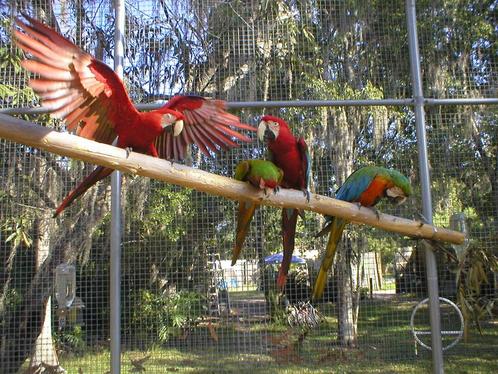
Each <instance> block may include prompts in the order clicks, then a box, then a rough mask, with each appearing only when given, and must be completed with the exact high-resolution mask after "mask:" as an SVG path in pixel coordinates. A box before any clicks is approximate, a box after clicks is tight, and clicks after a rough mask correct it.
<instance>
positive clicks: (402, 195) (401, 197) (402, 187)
mask: <svg viewBox="0 0 498 374" xmlns="http://www.w3.org/2000/svg"><path fill="white" fill-rule="evenodd" d="M388 172H389V175H390V177H391V178H392V180H393V183H394V186H393V187H391V188H389V189H388V190H387V191H386V195H387V197H388V198H390V199H392V200H394V201H395V202H396V204H402V203H403V202H404V201H405V200H406V198H407V197H408V196H410V195H412V194H413V189H412V186H411V184H410V180H409V179H408V178H407V177H405V176H404V175H403V174H401V173H400V172H399V171H397V170H394V169H389V171H388Z"/></svg>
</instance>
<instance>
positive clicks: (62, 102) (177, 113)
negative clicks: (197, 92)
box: [14, 15, 256, 217]
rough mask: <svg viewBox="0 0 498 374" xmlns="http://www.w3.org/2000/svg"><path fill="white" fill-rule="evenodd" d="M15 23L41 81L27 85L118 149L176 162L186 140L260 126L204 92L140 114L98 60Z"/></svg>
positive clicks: (224, 140)
mask: <svg viewBox="0 0 498 374" xmlns="http://www.w3.org/2000/svg"><path fill="white" fill-rule="evenodd" d="M24 18H25V19H26V20H27V21H28V22H27V23H25V22H23V21H22V20H20V19H17V20H16V24H17V25H18V26H19V27H20V28H21V30H22V31H24V32H21V31H19V30H14V34H15V38H16V43H17V45H18V46H19V47H20V48H21V49H22V50H24V52H26V53H29V54H30V55H31V56H32V57H31V58H30V59H27V60H24V61H22V63H21V64H22V66H23V67H24V68H25V69H27V70H29V71H30V72H32V73H35V74H38V75H40V78H37V79H31V80H30V82H29V85H30V86H31V88H33V90H34V91H35V92H36V93H37V94H38V95H39V96H40V97H41V99H42V106H43V107H44V108H47V109H48V110H49V111H50V113H51V115H52V116H53V117H55V118H60V119H62V120H64V121H65V123H66V125H67V129H68V131H74V132H75V133H76V135H79V136H83V137H85V138H88V139H92V140H95V141H98V142H102V143H107V144H115V145H116V146H118V147H120V148H126V149H127V150H133V151H136V152H140V153H145V154H149V155H151V156H154V157H161V158H164V159H168V160H178V159H182V158H183V157H184V152H185V149H186V146H187V145H188V144H192V143H195V144H196V145H197V146H198V147H199V149H200V150H201V151H202V152H203V153H204V154H206V155H207V156H210V150H211V151H215V152H217V151H219V150H220V149H224V150H226V149H230V148H233V147H236V146H237V144H236V143H235V142H234V141H233V140H234V139H233V138H235V139H238V140H241V141H244V142H250V141H251V139H250V138H249V137H247V136H245V135H242V134H240V133H239V132H237V131H235V130H234V129H232V128H230V126H233V127H235V128H238V129H244V130H249V131H256V129H255V128H253V127H252V126H249V125H246V124H243V123H241V122H240V119H239V118H238V117H237V116H234V115H232V114H230V113H227V112H226V111H225V103H224V102H223V101H221V100H210V99H206V98H203V97H200V96H194V95H188V96H174V97H173V98H171V100H169V101H168V102H167V103H166V104H165V105H164V106H162V107H161V108H159V109H157V110H153V111H150V112H139V111H138V110H137V109H136V108H135V107H134V105H133V104H132V102H131V100H130V98H129V96H128V94H127V92H126V89H125V87H124V85H123V82H122V81H121V79H120V78H119V77H118V76H117V75H116V74H115V73H114V71H113V70H112V69H111V68H109V67H108V66H107V65H105V64H104V63H102V62H101V61H98V60H96V59H95V58H93V57H92V56H91V55H89V54H88V53H86V52H84V51H83V50H81V49H80V48H79V47H77V46H76V45H75V44H73V43H72V42H70V41H69V40H67V39H66V38H64V37H62V36H61V35H59V34H58V33H57V32H56V31H54V30H53V29H51V28H49V27H47V26H46V25H44V24H43V23H41V22H40V21H37V20H35V19H33V18H31V17H29V16H27V15H24ZM112 171H113V169H109V168H104V167H101V166H99V167H97V168H95V170H94V171H93V172H92V173H91V174H90V175H89V176H88V177H87V178H85V179H84V180H83V181H82V182H81V183H80V184H79V185H78V186H77V187H76V188H75V189H74V190H73V191H72V192H70V193H69V195H68V196H67V197H66V198H65V199H64V200H63V201H62V203H61V204H60V205H59V207H58V208H57V210H56V212H55V214H54V217H56V216H57V215H58V214H60V213H61V212H62V211H63V210H64V209H65V208H66V207H67V206H68V205H69V204H71V202H72V201H73V200H74V199H76V198H77V197H79V196H80V195H82V194H83V193H84V192H85V191H86V190H88V188H90V187H91V186H92V185H93V184H95V183H96V182H97V181H99V180H101V179H103V178H104V177H106V176H108V175H109V174H111V173H112Z"/></svg>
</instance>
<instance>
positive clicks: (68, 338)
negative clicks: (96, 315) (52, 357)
mask: <svg viewBox="0 0 498 374" xmlns="http://www.w3.org/2000/svg"><path fill="white" fill-rule="evenodd" d="M53 338H54V342H55V347H56V349H57V352H59V354H61V353H62V354H68V355H81V354H83V353H85V350H86V341H85V339H86V334H85V330H84V329H83V328H82V327H81V326H80V325H73V326H71V327H67V328H64V329H63V330H61V331H57V332H56V333H54V334H53Z"/></svg>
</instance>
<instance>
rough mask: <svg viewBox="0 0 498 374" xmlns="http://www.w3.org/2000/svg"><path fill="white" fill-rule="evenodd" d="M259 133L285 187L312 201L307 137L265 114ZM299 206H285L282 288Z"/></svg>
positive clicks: (290, 256)
mask: <svg viewBox="0 0 498 374" xmlns="http://www.w3.org/2000/svg"><path fill="white" fill-rule="evenodd" d="M257 135H258V138H259V140H261V141H266V144H267V146H268V150H269V154H270V159H271V161H272V162H273V163H274V164H275V165H276V166H277V167H279V168H281V169H282V170H283V172H284V177H283V179H282V183H281V185H282V187H284V188H293V189H298V190H302V191H303V192H304V193H305V196H306V197H307V200H308V201H309V198H310V193H309V190H308V188H309V184H310V172H311V159H310V155H309V152H308V146H307V145H306V142H305V141H304V139H303V138H299V139H298V138H296V137H295V136H294V135H293V134H292V132H291V130H290V128H289V125H288V124H287V123H286V122H285V121H284V120H283V119H281V118H278V117H274V116H270V115H265V116H263V117H261V122H260V123H259V125H258V131H257ZM298 215H301V216H302V212H300V211H299V210H298V209H292V208H283V209H282V242H283V252H284V256H283V259H282V264H281V265H280V269H279V271H278V276H277V286H278V287H279V289H280V290H282V289H283V288H284V286H285V283H286V281H287V273H288V272H289V267H290V264H291V260H292V252H294V240H295V235H296V224H297V216H298Z"/></svg>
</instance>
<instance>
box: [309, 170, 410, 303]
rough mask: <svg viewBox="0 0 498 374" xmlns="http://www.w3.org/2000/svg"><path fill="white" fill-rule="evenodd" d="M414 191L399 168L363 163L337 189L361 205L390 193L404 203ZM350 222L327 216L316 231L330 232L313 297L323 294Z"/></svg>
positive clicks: (370, 204)
mask: <svg viewBox="0 0 498 374" xmlns="http://www.w3.org/2000/svg"><path fill="white" fill-rule="evenodd" d="M412 193H413V190H412V187H411V185H410V181H409V180H408V178H407V177H405V176H404V175H403V174H401V173H400V172H399V171H397V170H394V169H386V168H384V167H380V166H364V167H362V168H359V169H358V170H356V171H355V172H353V173H352V174H351V175H350V176H349V177H348V178H347V179H346V181H345V182H344V184H343V185H342V186H341V187H340V188H339V189H338V190H337V192H336V196H335V198H336V199H338V200H343V201H348V202H356V203H358V204H359V206H360V207H361V206H364V207H373V206H374V205H375V204H377V203H378V202H379V200H380V199H381V198H382V197H387V198H388V199H390V200H392V201H394V202H395V203H397V204H401V203H403V202H404V201H405V200H406V199H407V197H408V196H410V195H411V194H412ZM347 223H348V221H347V220H344V219H342V218H337V217H331V216H325V224H324V227H323V229H322V230H321V231H320V232H319V233H318V234H317V235H316V236H317V237H319V236H323V235H325V234H326V233H327V232H330V235H329V240H328V243H327V247H326V251H325V255H324V257H323V260H322V264H321V266H320V271H319V273H318V277H317V279H316V281H315V285H314V287H313V295H312V298H313V300H317V299H319V298H320V297H321V296H322V294H323V290H324V289H325V283H326V279H327V272H328V270H329V269H330V267H331V266H332V263H333V261H334V256H335V253H336V250H337V245H338V244H339V241H340V240H341V236H342V232H343V230H344V227H345V226H346V224H347Z"/></svg>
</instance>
